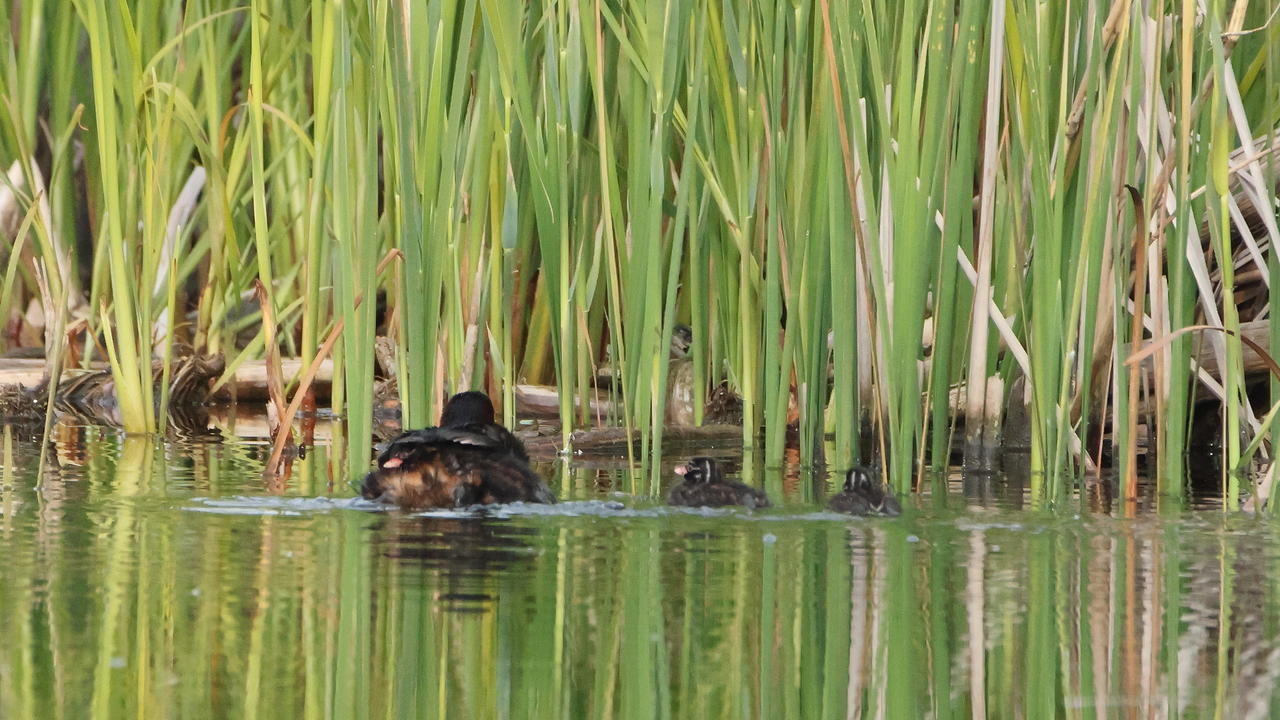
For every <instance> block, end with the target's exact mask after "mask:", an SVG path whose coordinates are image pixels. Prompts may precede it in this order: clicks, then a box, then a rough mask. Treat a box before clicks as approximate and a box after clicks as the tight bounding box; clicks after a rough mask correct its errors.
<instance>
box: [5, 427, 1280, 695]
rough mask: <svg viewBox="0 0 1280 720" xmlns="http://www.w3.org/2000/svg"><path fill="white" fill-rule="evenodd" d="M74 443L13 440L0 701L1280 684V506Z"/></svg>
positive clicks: (759, 473)
mask: <svg viewBox="0 0 1280 720" xmlns="http://www.w3.org/2000/svg"><path fill="white" fill-rule="evenodd" d="M59 442H64V441H59ZM77 442H78V443H79V444H80V445H81V447H79V448H78V449H77V448H71V447H67V448H59V449H58V452H56V453H53V454H52V456H53V458H54V460H53V462H56V463H57V466H56V467H55V468H53V469H49V470H47V471H46V472H45V473H44V476H43V477H44V479H43V481H42V483H41V484H40V485H37V484H36V463H37V457H38V452H39V448H38V446H36V445H35V444H34V443H32V442H31V441H30V440H29V439H28V438H26V437H24V436H17V435H15V436H13V439H12V451H11V452H6V453H5V454H4V468H3V472H0V513H3V516H2V517H0V552H3V553H4V557H5V567H4V574H5V575H4V582H2V583H0V617H4V618H5V626H4V631H3V632H0V717H4V718H9V717H15V718H27V717H58V716H62V717H86V716H98V717H114V716H143V717H162V716H173V717H209V716H213V717H225V716H235V717H253V716H258V717H303V718H329V717H441V716H448V717H466V718H488V717H563V718H577V717H618V718H631V717H645V718H648V717H725V716H734V717H759V718H801V717H803V718H811V717H819V718H844V717H867V718H875V717H884V718H899V717H925V716H933V717H948V718H952V717H954V718H970V717H985V716H992V717H1029V718H1041V717H1064V716H1065V717H1126V718H1127V717H1135V716H1140V717H1166V716H1171V715H1180V716H1183V717H1203V716H1210V715H1214V714H1218V715H1219V716H1222V717H1232V718H1237V717H1269V716H1272V715H1275V714H1276V713H1277V712H1278V711H1280V697H1278V695H1277V690H1276V689H1275V688H1276V687H1277V683H1276V678H1277V674H1278V673H1280V635H1278V634H1277V633H1276V628H1278V627H1280V599H1278V598H1277V595H1276V593H1275V592H1274V591H1273V588H1274V587H1276V585H1277V583H1278V582H1280V562H1277V561H1280V532H1277V529H1276V527H1275V526H1274V525H1273V524H1272V523H1271V522H1270V521H1269V520H1267V519H1255V518H1251V517H1246V516H1226V515H1223V514H1221V513H1218V512H1212V511H1188V510H1184V509H1181V508H1177V507H1172V508H1169V507H1161V508H1154V507H1151V508H1149V507H1148V506H1147V505H1141V506H1138V507H1136V508H1127V509H1126V508H1118V509H1116V510H1115V512H1116V513H1117V514H1118V516H1113V515H1111V514H1108V513H1107V512H1103V511H1104V510H1106V509H1107V508H1108V507H1110V504H1109V503H1105V502H1103V500H1102V498H1101V496H1091V495H1088V494H1087V500H1080V501H1073V502H1072V503H1068V504H1067V505H1068V507H1065V508H1058V509H1053V510H1024V509H1017V508H1019V507H1021V506H1022V502H1023V501H1022V498H1023V493H1022V491H1021V490H1019V489H1016V488H1021V487H1022V486H1021V484H1020V483H1017V482H1014V483H1008V482H1006V481H1002V480H1001V479H1000V478H992V479H990V481H987V480H981V481H972V482H970V483H969V485H967V486H966V485H965V484H964V482H963V481H962V480H960V479H957V480H956V481H954V482H952V483H945V482H942V481H938V482H937V483H935V484H933V485H931V486H930V487H931V493H930V494H927V495H926V496H924V497H922V498H911V499H910V500H911V502H908V503H906V504H907V506H908V507H907V512H906V514H905V515H904V516H903V517H901V518H897V519H891V520H864V519H849V518H840V517H837V516H834V515H831V514H828V513H824V512H822V510H821V507H822V502H823V501H824V500H825V494H826V493H828V492H830V489H831V487H832V481H831V480H830V479H828V478H826V477H823V476H820V477H817V478H815V477H813V476H812V475H810V474H806V473H800V472H798V471H794V470H791V471H789V472H788V473H787V474H786V475H783V474H780V473H778V472H770V471H764V470H761V469H760V468H758V467H755V466H753V465H752V464H751V463H749V462H748V463H744V465H743V470H742V473H743V475H744V476H746V475H748V474H750V475H751V479H752V481H754V482H758V483H761V484H763V485H764V486H766V487H768V488H769V489H770V492H772V493H774V495H775V497H776V498H778V499H779V504H780V505H781V507H780V508H779V509H777V510H775V511H771V512H763V513H754V514H749V513H735V512H725V513H700V512H693V511H673V510H670V509H665V508H661V507H660V506H658V505H657V501H656V500H655V498H658V497H661V493H662V492H663V491H664V490H665V486H664V485H662V484H661V483H659V484H657V485H655V484H654V479H655V476H654V475H650V474H642V473H630V472H623V471H619V470H610V469H609V468H607V467H599V466H597V467H592V468H587V469H581V470H579V469H577V467H576V466H569V468H568V470H567V472H565V471H564V470H563V468H562V469H561V474H560V475H557V476H556V477H555V478H554V479H555V483H554V484H555V486H556V490H557V491H559V492H560V493H561V495H562V496H563V497H566V499H568V500H571V501H578V502H568V503H564V504H562V505H560V506H554V507H552V508H541V509H537V510H529V511H523V510H520V509H519V508H517V509H515V510H509V511H504V512H501V513H491V514H488V515H468V514H463V513H456V514H436V515H409V514H404V513H396V512H389V513H387V512H373V511H371V507H370V506H369V505H367V504H364V503H362V502H360V501H352V500H349V498H350V497H351V496H352V495H353V491H352V490H351V489H350V487H349V486H348V485H347V484H346V483H345V479H343V478H337V479H336V480H335V481H332V482H331V480H330V478H329V471H328V469H327V468H328V467H329V462H330V458H329V456H328V455H327V453H326V452H325V450H324V448H318V449H317V451H316V452H314V453H309V454H308V456H307V457H306V458H305V459H300V460H299V461H298V466H297V470H296V472H295V473H294V475H293V476H292V478H291V480H290V484H289V485H287V486H285V487H281V488H277V491H278V492H279V493H280V495H279V496H272V495H271V494H270V493H269V491H268V488H267V487H266V486H264V485H263V480H262V479H261V477H260V475H259V474H258V471H259V470H260V468H261V462H262V459H263V456H264V455H265V453H266V450H267V448H266V447H265V446H263V445H249V444H245V443H236V442H225V443H218V444H210V443H204V444H191V445H172V444H169V445H165V444H160V443H157V442H155V441H152V440H148V439H147V438H141V437H139V438H130V439H128V440H125V439H122V438H121V437H119V436H117V435H114V434H111V433H106V432H103V431H99V430H89V431H85V432H83V433H81V434H80V436H79V437H78V438H77ZM682 459H683V458H671V459H670V460H669V462H668V466H669V465H670V463H671V462H675V461H676V460H682ZM656 477H657V478H658V479H662V478H664V477H665V475H662V474H661V473H659V474H658V475H657V476H656ZM837 477H838V474H837ZM331 486H332V487H333V488H334V489H333V490H330V489H329V488H330V487H331ZM631 488H635V490H631ZM620 490H621V491H626V492H629V493H631V492H634V493H635V494H634V495H629V496H619V495H617V494H616V493H617V492H618V491H620ZM329 493H332V495H333V496H334V497H335V498H339V499H335V500H329V499H325V497H324V496H326V495H327V494H329ZM619 499H621V500H623V501H624V502H623V504H624V505H625V507H620V506H619V505H617V504H616V502H615V501H617V500H619ZM585 501H592V502H585ZM605 501H607V502H605ZM1152 505H1153V504H1152ZM1125 513H1130V514H1133V515H1134V516H1135V517H1132V518H1126V517H1123V515H1124V514H1125Z"/></svg>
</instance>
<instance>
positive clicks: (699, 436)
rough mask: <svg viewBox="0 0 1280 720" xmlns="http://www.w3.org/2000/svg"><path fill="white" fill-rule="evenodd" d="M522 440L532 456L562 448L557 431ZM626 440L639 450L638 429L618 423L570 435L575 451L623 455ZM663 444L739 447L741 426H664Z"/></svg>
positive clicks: (671, 447) (671, 446)
mask: <svg viewBox="0 0 1280 720" xmlns="http://www.w3.org/2000/svg"><path fill="white" fill-rule="evenodd" d="M517 434H518V433H517ZM521 440H523V441H524V444H525V447H526V448H527V449H528V450H529V454H530V455H531V456H533V457H535V458H537V457H547V456H551V455H554V454H557V453H560V452H561V451H563V449H564V442H563V439H562V438H561V437H560V435H559V434H556V435H542V436H537V437H522V438H521ZM628 442H630V443H631V449H632V451H633V452H635V451H638V450H639V444H640V433H639V432H638V431H632V432H631V433H628V432H627V429H626V428H620V427H601V428H585V429H581V430H574V431H573V433H571V434H570V436H569V443H570V445H571V446H572V448H573V453H574V454H575V455H578V454H585V455H626V454H627V443H628ZM662 447H663V449H664V450H667V451H670V450H681V449H687V448H694V447H696V448H717V447H720V448H739V447H742V428H741V427H739V426H737V425H703V426H701V427H666V428H663V430H662Z"/></svg>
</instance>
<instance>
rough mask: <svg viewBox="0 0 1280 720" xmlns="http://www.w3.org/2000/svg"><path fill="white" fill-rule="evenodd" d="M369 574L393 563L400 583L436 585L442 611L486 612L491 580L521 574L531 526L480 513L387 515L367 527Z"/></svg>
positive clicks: (529, 550) (529, 553) (526, 560)
mask: <svg viewBox="0 0 1280 720" xmlns="http://www.w3.org/2000/svg"><path fill="white" fill-rule="evenodd" d="M369 529H370V532H371V534H372V542H371V546H372V551H373V552H374V553H375V557H374V572H375V573H376V572H378V571H379V569H380V568H379V566H380V565H382V564H384V562H389V563H391V564H392V565H393V568H392V570H393V573H392V577H394V578H395V582H397V583H400V584H410V583H421V584H422V585H423V586H427V587H436V588H437V590H436V595H435V600H436V602H437V603H438V604H439V605H440V606H441V607H442V609H446V610H467V611H476V610H488V609H490V606H491V603H492V601H493V599H494V582H495V579H496V578H498V577H500V576H502V575H503V574H504V573H513V572H525V571H527V569H528V565H529V564H530V563H531V562H532V560H533V556H534V555H535V554H536V550H535V549H534V548H533V547H532V546H531V545H530V544H529V542H528V540H529V539H530V538H532V537H533V536H536V534H537V532H536V531H535V530H533V529H532V528H524V527H519V526H514V525H512V524H511V523H510V522H509V521H506V520H495V519H492V518H489V517H486V516H484V515H482V514H480V513H479V512H477V513H476V514H475V515H472V516H470V517H447V518H446V517H432V516H425V517H424V516H417V515H406V514H402V513H398V512H390V513H387V514H386V515H384V516H383V517H382V518H381V519H380V522H378V523H377V524H375V525H373V526H371V527H370V528H369Z"/></svg>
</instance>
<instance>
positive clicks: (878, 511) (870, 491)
mask: <svg viewBox="0 0 1280 720" xmlns="http://www.w3.org/2000/svg"><path fill="white" fill-rule="evenodd" d="M827 507H828V508H830V509H832V510H835V511H836V512H842V513H848V514H850V515H887V516H894V515H901V514H902V506H901V505H899V504H898V499H897V498H895V497H894V496H893V493H891V492H890V491H889V488H888V487H886V486H885V485H884V484H883V483H881V482H878V481H876V480H874V479H873V478H872V475H871V471H870V470H868V469H866V468H864V467H854V468H850V469H849V471H848V472H847V473H846V474H845V478H844V488H843V489H841V491H840V492H839V493H836V494H835V495H833V496H831V500H829V501H828V502H827Z"/></svg>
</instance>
